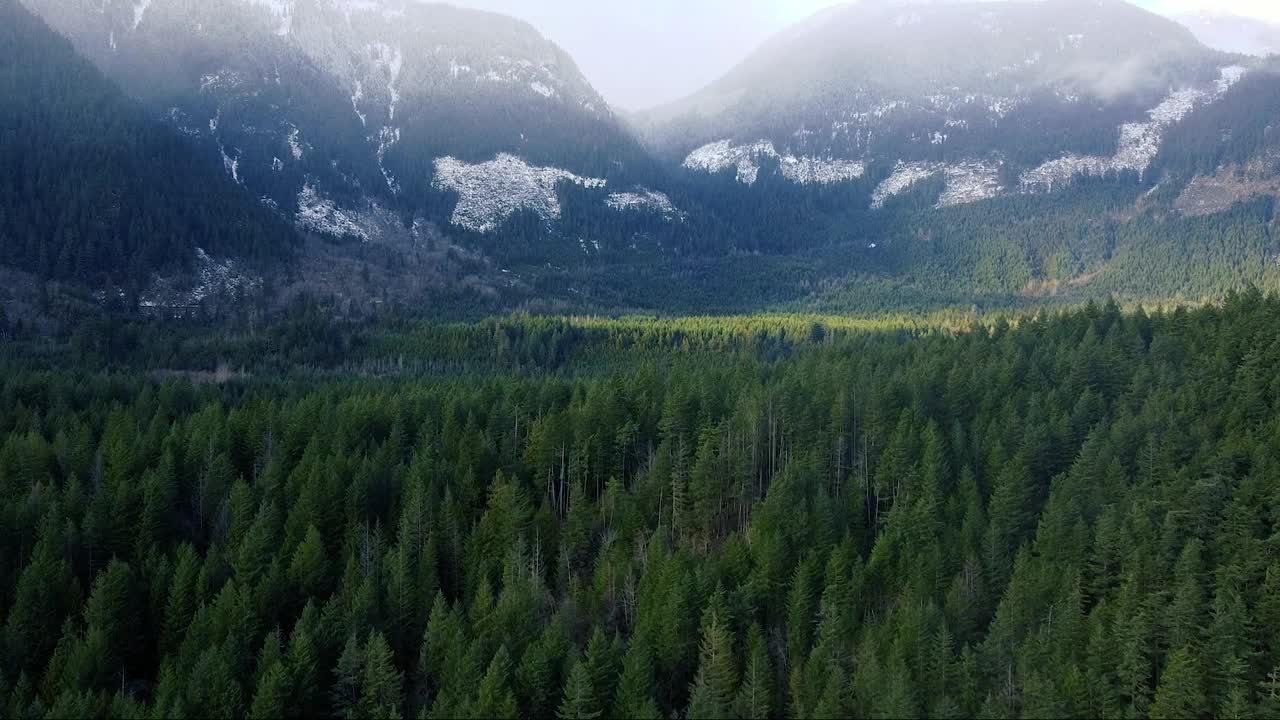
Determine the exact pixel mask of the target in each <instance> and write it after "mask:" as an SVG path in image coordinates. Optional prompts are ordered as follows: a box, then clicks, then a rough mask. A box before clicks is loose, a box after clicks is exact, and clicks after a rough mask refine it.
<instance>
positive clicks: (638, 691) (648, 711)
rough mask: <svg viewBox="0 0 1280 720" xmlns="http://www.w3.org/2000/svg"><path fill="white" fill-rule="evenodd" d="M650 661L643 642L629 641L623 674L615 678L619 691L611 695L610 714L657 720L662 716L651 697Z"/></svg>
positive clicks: (642, 719) (651, 672)
mask: <svg viewBox="0 0 1280 720" xmlns="http://www.w3.org/2000/svg"><path fill="white" fill-rule="evenodd" d="M652 688H653V661H652V659H651V658H650V656H649V651H648V649H647V648H646V646H645V644H644V642H643V641H642V640H640V639H639V638H636V639H633V640H632V641H631V647H629V648H627V655H626V658H625V659H624V660H623V663H622V676H621V678H619V680H618V693H617V697H615V698H614V702H613V711H612V713H611V714H612V716H614V717H622V718H635V719H636V720H657V718H659V717H661V713H660V712H659V710H658V703H657V702H655V701H654V699H653V691H652Z"/></svg>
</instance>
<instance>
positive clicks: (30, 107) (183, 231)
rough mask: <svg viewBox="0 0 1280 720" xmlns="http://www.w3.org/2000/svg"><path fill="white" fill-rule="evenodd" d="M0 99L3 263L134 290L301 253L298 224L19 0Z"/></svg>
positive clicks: (1, 30) (3, 43) (0, 21)
mask: <svg viewBox="0 0 1280 720" xmlns="http://www.w3.org/2000/svg"><path fill="white" fill-rule="evenodd" d="M0 96H3V97H5V98H9V99H10V101H7V102H4V103H2V104H0V167H3V168H4V172H3V173H0V265H6V266H9V267H11V268H18V269H21V270H25V271H28V272H30V273H32V274H34V275H36V276H39V277H45V278H57V279H64V280H76V281H82V282H87V283H91V284H98V285H101V284H104V283H105V284H110V283H125V284H126V285H128V286H130V287H132V288H133V289H134V290H138V289H142V286H145V285H146V284H147V283H148V282H149V281H150V279H151V277H152V276H153V275H154V274H155V273H163V274H168V275H172V274H175V273H187V274H194V275H196V276H200V277H203V278H204V280H206V281H209V282H210V283H214V282H215V281H221V280H227V281H229V282H232V284H235V282H238V280H235V279H234V278H233V277H232V275H233V273H232V271H231V266H229V265H227V264H225V263H220V262H219V261H216V260H214V258H224V259H225V258H228V257H236V258H239V259H241V260H251V261H263V262H274V261H276V260H279V259H281V258H283V257H286V256H287V255H288V254H289V253H290V252H291V250H292V245H293V241H294V233H293V231H292V229H291V228H290V227H289V226H288V225H287V224H285V223H283V222H280V221H279V219H278V218H277V217H276V216H275V215H274V214H273V213H271V212H270V211H268V210H267V209H265V208H263V207H262V206H261V205H260V204H258V203H257V202H256V201H255V199H254V198H252V197H251V196H248V195H246V194H245V193H244V192H243V190H242V189H241V188H238V187H236V185H235V184H234V183H232V182H231V181H229V180H228V179H227V178H226V177H225V176H224V174H223V172H222V171H221V168H220V167H219V162H218V160H217V158H216V157H215V156H210V155H208V154H206V153H202V152H201V151H200V149H199V148H198V147H197V146H195V145H194V144H193V143H191V142H190V141H189V140H188V139H187V138H185V137H183V136H182V135H181V134H180V133H178V132H176V131H174V130H173V129H171V128H169V127H168V126H167V125H165V124H164V123H162V122H160V121H159V120H157V119H156V118H154V117H153V116H152V115H151V114H150V113H149V112H147V111H146V110H145V109H144V108H143V107H142V106H141V105H139V104H138V103H136V102H135V101H133V100H131V99H130V98H128V97H127V96H126V95H125V94H124V93H122V92H121V91H120V90H119V88H117V87H116V86H115V85H113V84H112V83H111V82H110V81H109V80H107V79H106V78H104V77H103V76H102V74H101V73H100V72H98V70H97V69H96V68H94V66H93V65H92V64H90V63H88V62H86V61H85V60H84V59H82V58H80V57H79V56H77V54H76V52H75V50H74V49H73V48H72V46H71V44H70V43H68V42H67V41H66V40H65V39H64V38H62V37H60V36H58V35H57V34H56V33H54V32H53V31H52V30H51V29H50V28H49V27H48V26H47V25H46V24H45V23H44V22H42V21H41V20H39V19H38V18H36V17H34V16H32V15H31V14H30V13H29V12H27V10H26V9H24V8H23V7H22V6H21V5H19V4H17V3H16V2H15V1H14V0H0ZM19 99H20V100H19ZM210 289H211V288H210V287H208V286H206V287H204V288H203V290H200V292H206V291H209V290H210Z"/></svg>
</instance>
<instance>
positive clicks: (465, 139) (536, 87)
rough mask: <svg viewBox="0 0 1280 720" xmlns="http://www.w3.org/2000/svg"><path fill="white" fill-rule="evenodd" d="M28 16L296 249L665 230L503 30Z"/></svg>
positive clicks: (139, 6) (622, 162) (646, 169)
mask: <svg viewBox="0 0 1280 720" xmlns="http://www.w3.org/2000/svg"><path fill="white" fill-rule="evenodd" d="M27 2H28V4H29V5H30V6H31V7H32V8H33V9H34V10H36V11H37V12H38V13H39V14H40V15H41V16H43V17H44V18H45V19H46V20H48V21H49V22H50V24H51V25H53V26H54V27H56V28H58V29H59V30H60V31H62V32H64V33H65V34H67V35H68V36H69V37H71V38H72V39H73V41H74V42H75V43H76V45H77V47H78V48H80V50H81V51H82V52H84V53H85V55H87V56H88V57H89V58H91V59H92V60H93V61H94V62H95V63H96V64H97V65H98V66H99V67H101V68H102V69H103V71H104V72H105V73H106V74H107V75H109V76H110V77H112V78H114V79H116V80H117V81H118V82H119V83H120V84H121V85H122V86H123V87H124V88H125V89H126V90H128V91H129V92H130V93H131V94H133V95H134V96H136V97H138V98H139V99H140V100H141V101H142V102H144V103H146V104H147V106H148V107H150V108H152V109H153V111H154V112H156V114H157V115H162V116H164V117H166V118H167V119H168V120H169V121H170V122H171V123H172V124H173V125H174V126H175V127H177V128H179V129H180V130H181V131H182V132H184V133H186V134H188V135H189V136H190V137H192V138H193V139H194V140H195V141H197V142H200V143H203V144H205V145H207V146H209V147H212V148H214V150H215V151H216V152H217V153H218V154H219V156H220V157H221V158H222V159H223V164H224V167H225V169H226V173H227V175H228V176H229V177H230V178H231V179H232V180H233V181H234V182H236V183H239V184H241V185H243V186H245V187H246V188H248V189H249V191H250V192H252V193H253V194H254V195H256V196H258V197H260V198H261V199H262V202H263V203H265V204H267V205H269V206H271V207H273V208H276V209H278V211H279V212H280V213H281V214H282V215H283V216H284V217H286V218H289V219H291V220H292V221H293V222H295V224H296V225H298V226H299V227H300V228H302V229H304V230H307V231H312V232H315V233H318V234H321V235H326V236H329V237H344V238H347V239H354V240H357V241H370V240H374V241H392V240H403V241H406V242H407V241H410V240H412V241H413V242H415V243H416V242H417V241H418V240H420V239H421V238H422V236H423V235H425V234H429V233H433V232H435V229H437V228H438V229H440V230H442V231H443V232H446V233H448V234H452V235H457V236H462V237H465V238H468V239H469V240H470V241H472V242H474V243H479V244H481V245H485V244H486V243H487V247H489V248H490V249H491V250H493V251H507V250H510V248H512V247H517V248H518V247H526V246H530V245H535V246H536V245H537V243H539V242H540V241H542V240H544V239H545V238H546V236H547V235H548V233H549V232H551V231H552V230H555V231H557V233H558V235H559V236H560V237H562V239H563V238H567V237H568V236H571V235H574V223H575V222H577V223H586V222H588V219H590V222H592V223H594V225H596V226H599V225H601V224H607V223H608V222H610V221H613V222H622V219H623V217H624V216H625V215H626V214H627V213H629V212H632V211H634V210H637V209H638V210H640V211H641V212H640V214H642V215H646V216H647V217H649V218H650V219H652V220H653V221H654V222H655V223H658V224H669V223H668V221H669V220H671V218H673V217H674V216H675V213H674V212H673V211H672V208H673V206H672V204H671V201H670V199H669V198H667V197H666V196H665V195H662V194H660V193H658V192H657V191H655V190H653V189H651V188H649V187H647V186H646V183H649V182H651V181H652V180H654V179H656V178H660V176H661V172H660V170H659V168H658V167H657V166H656V164H654V163H653V162H652V161H651V160H650V159H649V157H648V154H647V153H646V152H645V151H644V150H643V148H642V147H641V146H640V145H639V143H638V142H637V141H636V140H635V139H634V138H633V137H631V135H630V134H629V133H628V132H627V131H626V130H625V129H624V128H623V127H622V125H621V123H620V121H619V119H618V118H617V117H616V116H615V114H614V113H613V111H612V110H611V109H610V108H609V106H608V105H607V104H606V103H605V102H604V100H603V99H602V98H601V97H600V95H599V94H598V93H597V92H596V91H595V90H594V89H593V88H592V87H591V85H590V84H589V83H588V82H587V81H586V80H585V79H584V78H583V76H582V74H581V73H580V72H579V70H578V68H577V67H576V65H575V64H574V62H573V60H572V59H571V58H570V57H569V56H568V55H567V54H565V53H564V52H563V51H562V50H561V49H560V48H558V47H557V46H555V45H554V44H553V43H551V42H549V41H547V40H546V39H545V38H543V37H542V36H541V35H539V34H538V33H537V32H536V31H535V30H534V29H533V28H532V27H531V26H529V25H528V24H526V23H523V22H520V21H517V20H514V19H511V18H508V17H504V16H501V15H496V14H492V13H485V12H479V11H473V10H464V9H459V8H455V7H452V6H449V5H443V4H428V3H420V2H416V1H415V0H212V1H209V0H129V1H125V0H27ZM584 218H585V219H584ZM561 220H563V222H556V221H561ZM499 231H501V233H500V232H499ZM499 234H501V235H502V236H504V237H503V239H502V240H501V241H499V240H495V239H493V238H495V237H496V236H498V235H499ZM566 244H571V245H572V246H573V249H574V251H575V252H581V251H580V250H579V249H578V247H577V246H578V244H579V243H578V241H577V240H576V239H570V240H569V241H568V242H567V243H562V245H566Z"/></svg>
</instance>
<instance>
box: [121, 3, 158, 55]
mask: <svg viewBox="0 0 1280 720" xmlns="http://www.w3.org/2000/svg"><path fill="white" fill-rule="evenodd" d="M149 7H151V0H138V2H137V3H135V4H134V6H133V29H134V30H137V29H138V26H139V25H141V24H142V18H143V16H144V15H146V14H147V8H149ZM113 39H114V38H113ZM112 49H114V48H112Z"/></svg>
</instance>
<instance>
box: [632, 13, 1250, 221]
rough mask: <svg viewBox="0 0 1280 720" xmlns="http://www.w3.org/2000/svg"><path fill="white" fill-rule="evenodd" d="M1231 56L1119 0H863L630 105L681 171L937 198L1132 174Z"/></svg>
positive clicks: (1236, 72) (876, 200)
mask: <svg viewBox="0 0 1280 720" xmlns="http://www.w3.org/2000/svg"><path fill="white" fill-rule="evenodd" d="M1248 71H1249V65H1248V63H1247V61H1244V60H1243V59H1241V58H1239V57H1237V56H1230V55H1226V54H1224V53H1220V52H1217V51H1215V50H1211V49H1209V48H1207V47H1205V46H1204V45H1202V44H1201V43H1200V42H1199V41H1197V40H1196V38H1195V37H1194V36H1193V35H1192V33H1191V32H1190V31H1188V30H1187V29H1186V28H1183V27H1181V26H1180V25H1178V24H1177V23H1175V22H1173V21H1171V20H1168V19H1166V18H1163V17H1160V16H1157V15H1154V14H1152V13H1148V12H1146V11H1144V10H1141V9H1139V8H1137V7H1135V6H1132V5H1129V4H1127V3H1124V2H1120V0H1084V1H1080V0H1042V1H1038V2H1028V1H1024V0H996V1H994V2H990V1H979V0H954V1H951V2H911V1H907V0H863V1H862V2H857V3H854V4H850V5H845V6H839V7H836V8H832V9H830V10H827V11H824V12H821V13H819V14H818V15H816V16H814V17H813V18H811V19H809V20H807V21H805V22H803V23H801V24H799V25H797V26H795V27H793V28H790V29H788V30H786V31H785V32H783V33H781V34H779V35H778V36H776V37H775V38H773V39H772V40H771V41H769V42H768V43H766V44H765V45H764V46H763V47H761V48H760V49H759V50H757V51H755V52H754V53H752V54H751V55H749V56H748V57H747V59H746V60H744V61H743V62H742V63H741V64H740V65H738V66H737V67H736V68H734V69H733V70H732V71H730V72H729V73H728V74H727V75H725V76H724V77H723V78H721V79H720V80H718V81H716V82H715V83H713V84H712V85H710V86H709V87H707V88H705V89H704V90H702V91H700V92H698V93H696V94H695V95H694V96H692V97H690V98H687V99H685V100H682V101H680V102H677V103H675V104H673V105H671V106H668V107H665V108H660V109H658V110H655V111H653V112H651V113H648V114H647V115H645V116H643V117H642V118H640V119H639V121H638V123H639V125H640V126H641V127H642V128H643V132H644V133H645V135H646V140H647V141H648V143H649V144H650V146H651V147H652V148H653V149H654V150H655V152H658V153H661V154H663V155H665V156H666V157H668V158H670V159H671V160H673V161H679V162H680V163H681V164H682V165H683V167H684V168H685V169H686V170H688V171H690V172H691V173H695V174H698V173H710V174H713V175H717V176H719V175H723V176H725V177H728V178H732V179H733V180H736V181H737V182H738V183H741V184H744V185H754V184H755V183H756V182H757V181H758V180H759V179H760V178H762V177H764V176H766V175H768V176H771V177H775V176H776V177H778V178H780V179H781V180H784V181H789V182H791V183H796V184H801V185H831V184H836V183H847V182H854V183H856V182H861V183H865V184H866V190H867V194H868V197H867V206H868V207H870V208H879V207H882V206H884V204H885V202H886V201H887V200H888V199H889V198H891V197H893V196H895V195H897V194H901V193H903V192H906V191H908V190H909V189H911V188H912V187H915V186H917V185H918V184H919V183H921V182H922V181H924V180H929V179H936V180H937V181H938V183H939V186H940V188H941V190H940V195H939V197H938V198H937V204H938V205H939V206H949V205H955V204H962V203H966V202H971V201H974V200H980V199H984V198H990V197H994V196H997V195H1004V194H1011V193H1035V192H1045V191H1049V190H1053V189H1057V188H1061V187H1064V186H1065V185H1067V184H1070V183H1071V182H1073V181H1074V180H1075V179H1077V178H1079V177H1081V176H1103V175H1115V174H1125V173H1132V174H1136V175H1139V176H1141V175H1142V174H1143V173H1144V172H1145V171H1146V170H1147V168H1148V166H1149V165H1150V164H1151V162H1152V161H1153V159H1154V158H1155V156H1156V154H1157V153H1158V152H1159V150H1160V147H1161V142H1162V138H1163V136H1164V134H1165V133H1166V131H1167V130H1168V129H1169V128H1170V127H1171V126H1173V125H1175V124H1177V123H1178V122H1179V121H1180V120H1182V119H1183V118H1184V117H1185V116H1187V115H1188V114H1189V113H1191V112H1193V111H1195V110H1196V109H1197V108H1200V107H1203V106H1205V105H1208V104H1212V103H1214V102H1216V101H1217V100H1218V99H1220V98H1221V97H1223V96H1224V95H1225V94H1226V93H1227V92H1228V91H1229V90H1230V88H1231V87H1232V86H1233V85H1234V84H1235V83H1236V82H1237V81H1239V80H1240V79H1241V77H1243V76H1244V75H1245V74H1246V73H1247V72H1248Z"/></svg>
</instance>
